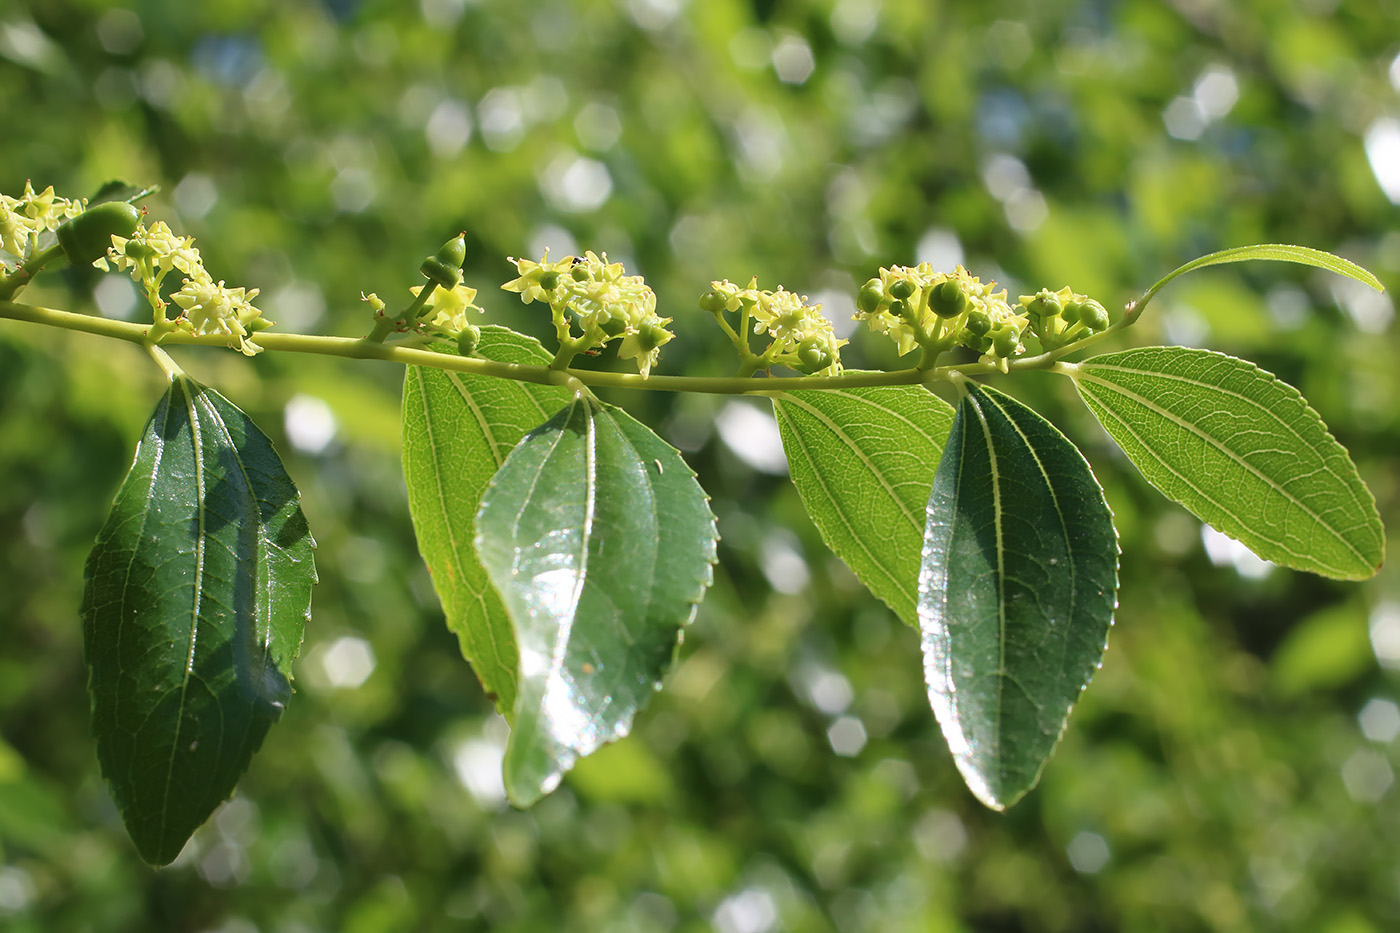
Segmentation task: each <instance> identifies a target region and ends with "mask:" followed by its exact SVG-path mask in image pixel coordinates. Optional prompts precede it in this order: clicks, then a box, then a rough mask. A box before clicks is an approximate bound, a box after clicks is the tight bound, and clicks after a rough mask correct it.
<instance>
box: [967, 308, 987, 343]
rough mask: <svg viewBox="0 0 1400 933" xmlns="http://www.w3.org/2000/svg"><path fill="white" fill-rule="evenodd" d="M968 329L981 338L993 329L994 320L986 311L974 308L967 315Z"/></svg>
mask: <svg viewBox="0 0 1400 933" xmlns="http://www.w3.org/2000/svg"><path fill="white" fill-rule="evenodd" d="M967 329H968V330H970V331H971V332H972V333H974V334H976V335H977V336H979V337H981V336H984V335H985V334H986V333H987V331H989V330H991V329H992V319H991V318H990V317H988V316H987V312H986V311H983V310H981V309H980V308H974V309H972V310H971V311H969V312H968V313H967Z"/></svg>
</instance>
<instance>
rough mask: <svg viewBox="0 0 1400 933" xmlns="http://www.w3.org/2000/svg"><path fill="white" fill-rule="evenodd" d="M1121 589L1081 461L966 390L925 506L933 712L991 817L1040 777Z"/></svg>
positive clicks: (1054, 434)
mask: <svg viewBox="0 0 1400 933" xmlns="http://www.w3.org/2000/svg"><path fill="white" fill-rule="evenodd" d="M1117 591H1118V540H1117V533H1116V532H1115V531H1114V528H1113V516H1112V514H1111V513H1110V512H1109V510H1108V504H1107V503H1106V502H1105V501H1104V497H1103V490H1102V489H1100V488H1099V484H1098V481H1097V480H1095V479H1094V474H1093V473H1091V472H1090V470H1089V464H1088V463H1086V462H1085V461H1084V457H1083V456H1082V455H1081V454H1080V453H1079V451H1078V450H1076V449H1075V447H1074V445H1073V444H1071V443H1070V442H1069V441H1068V440H1067V439H1066V438H1065V436H1064V435H1063V434H1061V433H1060V432H1059V431H1057V430H1056V429H1055V427H1054V425H1052V424H1050V423H1049V422H1048V421H1046V420H1045V419H1044V418H1042V417H1040V415H1038V414H1036V413H1035V412H1034V411H1031V410H1030V409H1029V408H1027V407H1026V406H1024V405H1022V404H1021V403H1020V402H1017V401H1016V400H1015V399H1012V398H1011V397H1009V396H1007V395H1004V394H1002V393H1000V392H997V391H995V390H993V389H989V388H986V387H984V386H978V385H975V384H968V385H967V386H966V394H965V395H964V396H963V400H962V402H961V403H960V404H959V406H958V411H957V416H956V418H955V419H954V420H953V429H952V433H951V434H950V435H949V437H948V446H947V449H946V450H945V451H944V453H943V461H942V462H941V463H940V464H939V465H938V473H937V476H936V477H935V478H934V481H933V490H932V493H931V494H930V496H929V500H928V530H927V533H926V535H925V538H924V555H923V569H922V571H921V572H920V575H919V621H920V624H921V626H922V629H923V650H924V673H925V678H926V680H927V682H928V688H929V699H930V701H931V702H932V704H933V710H934V713H935V714H937V716H938V722H939V724H940V725H941V726H942V727H943V736H944V738H946V739H947V741H948V747H949V749H950V750H951V751H952V753H953V758H954V759H955V760H956V761H957V764H958V770H959V771H961V772H962V775H963V779H964V780H965V781H966V782H967V785H968V787H969V788H971V789H972V792H973V793H975V794H976V795H977V797H978V799H980V800H981V801H982V802H983V803H985V804H986V805H987V806H989V807H992V808H993V809H996V810H1001V809H1005V808H1006V807H1009V806H1011V805H1012V804H1013V803H1015V802H1016V801H1017V800H1019V799H1020V798H1021V797H1022V796H1024V795H1025V794H1026V792H1027V791H1029V790H1030V789H1031V788H1032V787H1034V786H1035V783H1036V781H1037V780H1039V779H1040V772H1041V771H1042V770H1043V769H1044V767H1045V763H1046V761H1048V760H1049V758H1050V755H1051V753H1053V752H1054V750H1055V744H1056V743H1057V742H1058V741H1059V738H1060V734H1061V733H1062V732H1063V731H1064V728H1065V723H1066V721H1067V720H1068V719H1069V713H1070V710H1071V709H1072V708H1073V706H1074V703H1075V701H1076V700H1077V699H1078V698H1079V694H1080V693H1081V692H1082V691H1083V689H1084V687H1085V686H1086V685H1087V684H1088V682H1089V678H1090V677H1091V676H1093V673H1094V671H1095V670H1097V669H1098V666H1099V662H1100V659H1101V658H1102V657H1103V652H1104V648H1105V647H1106V644H1107V640H1108V629H1109V626H1110V625H1112V623H1113V612H1114V609H1115V608H1116V607H1117V599H1118V597H1117Z"/></svg>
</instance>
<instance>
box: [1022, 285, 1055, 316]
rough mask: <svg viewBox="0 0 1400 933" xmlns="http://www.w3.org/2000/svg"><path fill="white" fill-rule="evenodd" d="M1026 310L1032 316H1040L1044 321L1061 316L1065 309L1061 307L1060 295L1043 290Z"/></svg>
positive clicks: (1046, 289)
mask: <svg viewBox="0 0 1400 933" xmlns="http://www.w3.org/2000/svg"><path fill="white" fill-rule="evenodd" d="M1026 310H1027V311H1029V312H1031V313H1032V314H1035V315H1039V316H1040V317H1041V318H1042V319H1043V318H1048V317H1054V316H1055V315H1057V314H1059V313H1060V312H1061V311H1062V310H1063V308H1061V307H1060V296H1059V295H1057V294H1055V293H1054V292H1052V291H1050V290H1049V289H1048V288H1042V289H1041V290H1040V291H1039V292H1038V293H1037V294H1036V296H1035V298H1034V299H1032V301H1031V303H1030V304H1029V305H1027V306H1026Z"/></svg>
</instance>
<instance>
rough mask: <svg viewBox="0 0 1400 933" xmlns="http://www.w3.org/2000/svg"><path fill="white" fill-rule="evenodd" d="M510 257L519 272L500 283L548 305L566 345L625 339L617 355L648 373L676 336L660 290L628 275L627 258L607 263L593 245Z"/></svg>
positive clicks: (579, 347)
mask: <svg viewBox="0 0 1400 933" xmlns="http://www.w3.org/2000/svg"><path fill="white" fill-rule="evenodd" d="M511 262H513V263H515V269H516V272H517V273H518V275H517V277H516V278H514V279H512V280H511V281H509V282H507V283H506V284H504V285H502V286H501V288H503V289H504V290H506V291H509V292H518V293H519V295H520V300H521V301H523V302H525V303H526V304H530V303H532V302H535V301H542V302H545V303H546V304H548V305H549V307H550V310H551V311H552V312H553V315H554V327H555V330H556V331H557V332H558V334H559V341H560V345H561V346H565V345H567V346H569V347H571V348H572V349H574V350H575V351H577V352H592V351H594V350H596V349H597V348H599V347H602V346H603V345H604V344H607V343H609V342H610V341H613V340H620V341H621V343H620V345H619V346H618V350H617V355H618V358H619V359H631V360H636V361H637V369H638V370H639V371H640V372H641V374H642V375H643V376H647V375H650V373H651V367H652V366H654V365H656V361H657V360H658V359H659V358H660V356H661V349H660V348H661V345H662V344H664V343H666V342H667V341H669V340H670V339H671V338H672V337H674V336H675V334H673V333H671V332H670V331H669V330H667V329H666V325H667V324H669V323H671V318H668V317H661V316H660V315H658V314H657V313H656V293H655V292H653V291H652V290H651V289H650V288H649V287H648V286H647V284H646V281H645V280H644V279H643V278H642V277H641V276H640V275H625V274H624V271H625V270H624V269H623V267H622V263H619V262H613V263H610V262H608V256H607V254H606V253H604V254H603V255H601V256H599V255H598V254H596V253H594V252H593V251H592V250H589V251H587V252H585V253H584V254H583V256H582V257H578V256H566V257H564V258H563V259H558V260H554V261H551V260H550V258H549V253H548V251H546V253H545V255H544V258H543V259H541V260H540V261H539V262H535V261H533V260H530V259H512V260H511ZM575 328H577V331H578V333H575Z"/></svg>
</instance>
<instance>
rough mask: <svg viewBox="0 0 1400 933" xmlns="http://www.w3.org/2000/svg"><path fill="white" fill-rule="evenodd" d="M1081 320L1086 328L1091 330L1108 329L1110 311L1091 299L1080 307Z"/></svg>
mask: <svg viewBox="0 0 1400 933" xmlns="http://www.w3.org/2000/svg"><path fill="white" fill-rule="evenodd" d="M1079 320H1080V321H1082V322H1084V326H1085V327H1087V328H1089V330H1092V331H1100V330H1103V329H1104V328H1106V327H1108V311H1107V310H1105V308H1104V306H1103V305H1101V304H1099V303H1098V302H1097V301H1095V300H1094V299H1092V298H1090V299H1089V300H1088V301H1086V302H1084V304H1082V305H1080V306H1079Z"/></svg>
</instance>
